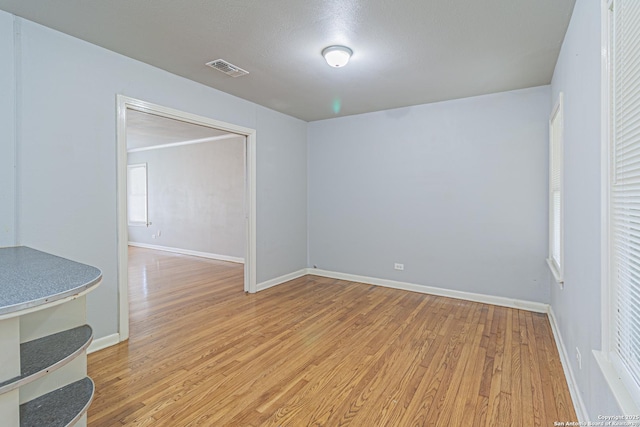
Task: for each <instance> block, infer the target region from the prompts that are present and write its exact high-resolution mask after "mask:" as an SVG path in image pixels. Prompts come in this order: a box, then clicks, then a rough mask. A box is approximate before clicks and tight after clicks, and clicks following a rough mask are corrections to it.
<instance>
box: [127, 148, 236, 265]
mask: <svg viewBox="0 0 640 427" xmlns="http://www.w3.org/2000/svg"><path fill="white" fill-rule="evenodd" d="M128 163H129V164H135V163H147V176H148V207H149V210H148V213H149V221H150V222H151V225H150V226H149V227H144V226H130V227H129V241H130V242H136V243H146V244H149V245H159V246H166V247H170V248H179V249H187V250H191V251H198V252H206V253H209V254H216V255H226V256H231V257H236V258H244V247H245V220H244V193H245V192H244V163H245V161H244V137H238V138H233V139H223V140H219V141H212V142H207V143H201V144H191V145H183V146H178V147H168V148H160V149H154V150H149V151H139V152H133V153H129V155H128ZM158 231H160V232H161V233H160V236H158V235H157V234H158ZM153 236H155V238H153Z"/></svg>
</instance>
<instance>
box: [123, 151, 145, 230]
mask: <svg viewBox="0 0 640 427" xmlns="http://www.w3.org/2000/svg"><path fill="white" fill-rule="evenodd" d="M139 168H143V169H144V220H142V221H132V220H131V210H130V209H131V204H132V203H131V197H132V194H131V171H132V170H134V169H139ZM127 225H129V226H131V227H143V226H144V227H148V226H149V171H148V166H147V163H134V164H129V165H127Z"/></svg>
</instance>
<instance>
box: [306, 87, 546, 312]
mask: <svg viewBox="0 0 640 427" xmlns="http://www.w3.org/2000/svg"><path fill="white" fill-rule="evenodd" d="M549 111H550V108H549V87H548V86H544V87H537V88H532V89H525V90H518V91H513V92H505V93H499V94H493V95H486V96H479V97H474V98H467V99H460V100H455V101H447V102H440V103H435V104H428V105H420V106H414V107H407V108H400V109H395V110H388V111H381V112H376V113H370V114H362V115H357V116H349V117H343V118H336V119H330V120H324V121H318V122H313V123H310V124H309V134H308V140H309V147H310V148H309V209H308V211H309V264H310V265H312V266H313V265H316V266H317V267H318V268H320V269H324V270H330V271H336V272H341V273H351V274H357V275H363V276H370V277H375V278H382V279H391V280H397V281H401V282H409V283H415V284H419V285H428V286H436V287H441V288H447V289H452V290H458V291H466V292H474V293H480V294H487V295H494V296H501V297H507V298H516V299H523V300H528V301H536V302H547V301H548V298H549V295H548V292H549V285H548V283H549V279H548V275H549V272H548V269H547V266H546V265H545V261H544V260H545V257H546V253H547V234H548V232H547V144H548V142H547V141H548V136H547V132H548V130H547V121H548V116H549ZM396 262H399V263H403V264H404V268H405V269H404V271H396V270H394V263H396Z"/></svg>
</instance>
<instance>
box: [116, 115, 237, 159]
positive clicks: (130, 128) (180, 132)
mask: <svg viewBox="0 0 640 427" xmlns="http://www.w3.org/2000/svg"><path fill="white" fill-rule="evenodd" d="M222 135H232V134H230V133H229V132H226V131H222V130H218V129H214V128H210V127H206V126H200V125H196V124H193V123H187V122H182V121H180V120H174V119H169V118H167V117H161V116H156V115H153V114H148V113H142V112H139V111H135V110H127V149H128V150H131V149H136V148H144V147H153V146H158V145H166V144H175V143H179V142H186V141H194V140H202V139H205V138H207V139H209V138H215V137H220V136H222Z"/></svg>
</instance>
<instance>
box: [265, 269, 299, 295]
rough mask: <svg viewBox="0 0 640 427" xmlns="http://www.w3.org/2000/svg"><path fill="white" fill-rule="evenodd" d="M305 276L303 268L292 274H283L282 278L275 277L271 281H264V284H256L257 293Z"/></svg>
mask: <svg viewBox="0 0 640 427" xmlns="http://www.w3.org/2000/svg"><path fill="white" fill-rule="evenodd" d="M306 274H307V269H306V268H303V269H301V270H298V271H294V272H293V273H289V274H285V275H284V276H280V277H276V278H274V279H271V280H266V281H264V282H261V283H258V286H257V288H258V292H260V291H264V290H265V289H268V288H271V287H273V286H277V285H280V284H282V283H284V282H288V281H289V280H293V279H297V278H298V277H302V276H304V275H306Z"/></svg>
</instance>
